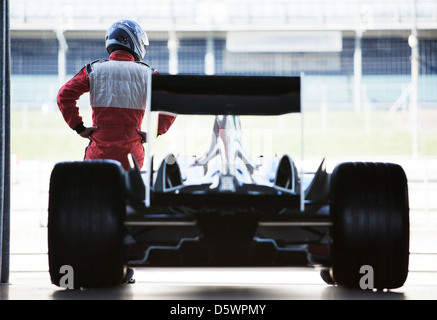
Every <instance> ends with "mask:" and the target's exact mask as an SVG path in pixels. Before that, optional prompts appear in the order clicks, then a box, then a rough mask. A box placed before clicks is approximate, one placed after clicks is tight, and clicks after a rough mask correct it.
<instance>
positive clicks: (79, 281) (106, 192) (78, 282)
mask: <svg viewBox="0 0 437 320" xmlns="http://www.w3.org/2000/svg"><path fill="white" fill-rule="evenodd" d="M124 179H125V177H124V171H123V169H122V167H121V165H120V164H119V163H118V162H115V161H110V160H97V161H84V162H64V163H59V164H57V165H56V166H55V167H54V169H53V171H52V175H51V178H50V191H49V218H48V249H49V252H48V253H49V272H50V277H51V281H52V283H54V284H55V285H58V286H64V285H65V283H64V281H63V282H61V279H62V277H63V276H64V274H63V273H61V268H62V267H63V266H70V267H71V270H72V272H73V274H72V279H74V288H80V287H84V288H97V287H110V286H115V285H118V284H120V283H121V282H122V281H123V278H124V274H125V269H126V268H125V248H124V245H123V238H124V225H123V222H124V219H125V215H126V199H125V181H124ZM64 268H65V267H64ZM70 285H71V283H70Z"/></svg>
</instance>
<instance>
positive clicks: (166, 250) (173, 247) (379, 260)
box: [48, 75, 409, 289]
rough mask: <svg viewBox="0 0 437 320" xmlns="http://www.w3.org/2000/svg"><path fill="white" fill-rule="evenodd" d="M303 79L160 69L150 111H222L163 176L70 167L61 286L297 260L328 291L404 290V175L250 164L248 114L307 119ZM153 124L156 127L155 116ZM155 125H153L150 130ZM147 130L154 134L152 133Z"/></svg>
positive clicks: (54, 182)
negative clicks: (367, 275) (153, 269)
mask: <svg viewBox="0 0 437 320" xmlns="http://www.w3.org/2000/svg"><path fill="white" fill-rule="evenodd" d="M300 91H301V79H300V77H270V76H253V77H250V76H201V75H153V76H152V75H150V77H149V83H148V93H149V97H148V104H147V108H146V118H145V119H150V112H151V111H160V112H172V113H177V114H210V115H216V117H215V121H214V127H213V134H212V141H211V145H210V148H209V151H208V152H206V154H205V155H204V156H202V157H199V158H197V157H191V158H190V157H186V156H183V157H182V156H178V157H176V156H174V155H173V154H169V155H167V156H166V157H165V159H163V160H162V161H161V163H160V165H159V166H157V168H158V167H159V168H158V169H157V170H153V168H154V167H153V157H152V156H151V151H150V149H151V147H152V146H151V145H152V140H151V141H149V143H148V144H147V145H146V162H145V166H144V168H145V170H144V171H141V170H140V168H139V167H138V165H137V163H136V160H135V159H134V158H133V157H130V162H131V169H130V171H124V170H123V169H122V167H121V165H120V163H118V162H116V161H113V160H99V161H75V162H61V163H58V164H56V165H55V167H54V169H53V171H52V175H51V178H50V191H49V217H48V249H49V251H48V254H49V272H50V277H51V281H52V282H53V283H54V284H55V285H58V286H61V287H62V286H63V282H62V277H63V273H62V272H61V269H62V268H63V267H64V266H69V267H71V269H72V270H73V271H74V288H80V287H83V288H94V287H111V286H116V285H119V284H121V283H123V281H124V279H125V277H126V270H127V267H147V266H178V267H182V266H187V267H190V266H223V267H226V266H244V267H252V266H271V267H274V266H282V267H284V266H290V267H310V268H315V269H317V270H320V272H321V276H322V278H323V280H325V282H327V283H328V284H331V285H343V286H348V287H361V288H363V286H362V284H363V283H362V281H361V280H362V278H363V270H370V269H363V267H364V268H371V270H372V274H371V275H372V279H371V282H369V281H368V283H367V284H369V283H370V284H371V286H367V288H369V287H370V288H376V289H386V288H387V289H391V288H397V287H400V286H402V285H403V284H404V282H405V280H406V278H407V274H408V262H409V204H408V189H407V179H406V176H405V173H404V171H403V169H402V168H401V167H400V166H399V165H396V164H390V163H367V162H364V163H352V162H350V163H341V164H338V165H337V166H336V167H335V169H334V170H333V171H332V173H328V172H327V170H326V168H325V164H324V161H322V163H321V164H320V166H319V168H318V170H317V171H316V172H314V173H312V174H308V173H305V172H302V171H301V170H298V169H297V167H296V165H295V163H294V161H293V159H292V158H291V157H290V156H288V155H283V156H281V157H273V156H272V157H267V156H264V157H261V158H257V159H253V158H252V157H251V156H250V155H249V154H248V152H247V151H246V149H245V148H244V146H243V143H242V141H243V140H242V139H241V137H242V129H241V122H240V116H244V115H255V116H256V115H258V116H265V115H278V116H280V115H283V114H287V113H293V112H301V95H300ZM146 121H149V122H150V120H146ZM150 128H151V125H150V123H148V124H147V130H149V131H150V130H151V129H150ZM149 136H151V135H150V132H149Z"/></svg>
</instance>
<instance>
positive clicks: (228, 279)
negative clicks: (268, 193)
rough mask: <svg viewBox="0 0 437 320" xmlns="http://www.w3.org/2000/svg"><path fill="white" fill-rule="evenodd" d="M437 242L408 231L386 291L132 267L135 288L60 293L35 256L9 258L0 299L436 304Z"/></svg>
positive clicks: (265, 274) (429, 232)
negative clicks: (403, 272)
mask: <svg viewBox="0 0 437 320" xmlns="http://www.w3.org/2000/svg"><path fill="white" fill-rule="evenodd" d="M43 229H44V228H43ZM436 238H437V232H436V230H435V229H424V228H420V229H413V230H412V231H411V246H410V247H411V252H412V253H411V255H410V268H409V269H410V272H409V275H408V278H407V281H406V283H405V285H404V286H403V287H401V288H398V289H395V290H390V291H387V292H372V291H368V290H367V291H364V290H355V289H345V288H341V287H333V286H328V285H326V284H325V283H324V282H323V281H322V280H321V278H320V276H319V272H318V270H313V269H306V268H136V269H135V280H136V283H135V284H129V285H121V286H119V287H116V288H112V289H105V290H103V289H99V290H65V289H62V288H59V287H56V286H54V285H52V284H51V283H50V279H49V274H48V271H47V269H48V266H47V254H45V253H37V252H36V253H16V254H12V255H11V274H10V283H9V284H4V285H1V286H0V299H1V300H58V299H61V300H63V299H99V300H100V299H111V300H125V299H135V300H138V299H141V300H236V299H242V300H294V299H312V300H321V299H322V300H326V299H328V300H338V299H340V300H343V299H354V300H356V299H378V300H379V299H405V300H435V299H437V253H435V252H432V251H430V250H431V249H432V248H433V247H434V244H435V243H436V241H435V240H436ZM425 241H426V243H425ZM419 249H421V250H420V251H421V252H419Z"/></svg>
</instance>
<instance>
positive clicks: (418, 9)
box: [10, 0, 437, 110]
mask: <svg viewBox="0 0 437 320" xmlns="http://www.w3.org/2000/svg"><path fill="white" fill-rule="evenodd" d="M119 18H130V19H135V20H137V21H138V22H139V23H140V24H141V25H142V26H143V28H144V29H145V30H146V31H147V33H148V35H149V38H150V42H151V45H150V46H149V48H148V53H147V55H146V58H145V61H146V62H147V63H149V64H151V65H152V66H153V67H155V68H157V69H158V71H160V72H161V73H171V74H176V73H191V74H263V75H296V74H297V75H298V74H300V73H301V72H304V73H305V77H306V78H305V79H306V80H305V81H306V82H307V83H308V85H307V86H305V88H306V89H305V90H306V91H305V92H304V93H303V94H304V96H305V97H306V100H305V101H306V106H307V107H312V106H319V105H320V104H321V103H327V104H329V105H330V107H336V108H355V109H357V110H360V109H361V107H362V105H364V104H365V103H371V104H372V106H373V107H374V108H387V109H389V108H392V109H396V108H397V107H398V106H400V105H402V103H403V102H406V101H408V99H409V98H410V97H411V92H414V90H412V86H411V85H410V83H411V81H412V74H414V72H418V78H417V82H416V85H415V87H414V88H416V89H417V90H418V91H417V92H418V93H417V97H418V98H417V100H418V103H420V106H421V107H433V106H434V105H435V103H436V102H437V90H433V88H435V87H436V86H437V50H436V48H437V1H435V0H416V1H414V0H387V1H377V0H367V1H361V0H307V1H297V0H225V1H213V0H177V1H174V0H148V1H136V0H124V1H122V2H120V1H115V0H105V1H101V0H77V1H74V2H71V1H65V0H39V1H33V0H14V1H11V4H10V24H11V53H12V54H11V57H12V58H11V72H12V79H11V81H12V100H13V101H12V102H13V103H12V107H13V108H20V107H22V106H23V105H25V106H26V107H40V106H41V105H45V106H49V108H51V107H52V106H54V99H55V95H56V92H57V90H58V88H59V86H60V84H62V83H63V82H64V81H65V80H66V79H67V78H68V77H70V76H72V75H74V74H75V73H76V72H78V71H79V70H80V68H82V67H83V66H84V65H85V64H86V63H88V62H90V61H92V60H94V59H98V58H104V57H107V53H106V51H105V48H104V34H105V31H106V29H107V28H108V26H109V25H110V24H111V23H112V22H113V21H114V20H116V19H119ZM411 35H416V36H417V39H418V40H419V41H418V45H417V49H418V53H419V56H418V57H419V59H418V60H416V61H419V64H418V65H417V67H414V68H412V65H413V66H414V63H413V62H414V60H415V59H411V58H412V52H413V51H412V47H411V45H412V44H415V42H414V41H412V37H411ZM409 39H410V42H409V41H408V40H409ZM413 40H414V39H413ZM320 92H325V94H315V93H320Z"/></svg>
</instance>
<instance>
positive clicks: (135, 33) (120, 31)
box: [105, 20, 149, 61]
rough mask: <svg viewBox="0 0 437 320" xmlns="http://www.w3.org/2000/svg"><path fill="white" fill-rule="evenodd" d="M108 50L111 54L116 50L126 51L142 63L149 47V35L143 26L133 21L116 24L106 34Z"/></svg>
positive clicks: (122, 21)
mask: <svg viewBox="0 0 437 320" xmlns="http://www.w3.org/2000/svg"><path fill="white" fill-rule="evenodd" d="M105 40H106V50H108V52H109V54H111V53H112V52H114V51H116V50H125V51H127V52H129V53H130V54H132V55H133V56H134V58H135V60H136V61H141V60H142V59H143V58H144V55H145V54H146V46H148V45H149V39H148V38H147V34H146V33H145V32H144V31H143V29H142V28H141V26H140V25H139V24H138V23H136V22H135V21H132V20H119V21H117V22H114V23H113V24H112V25H111V26H110V27H109V29H108V31H107V32H106V38H105Z"/></svg>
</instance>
